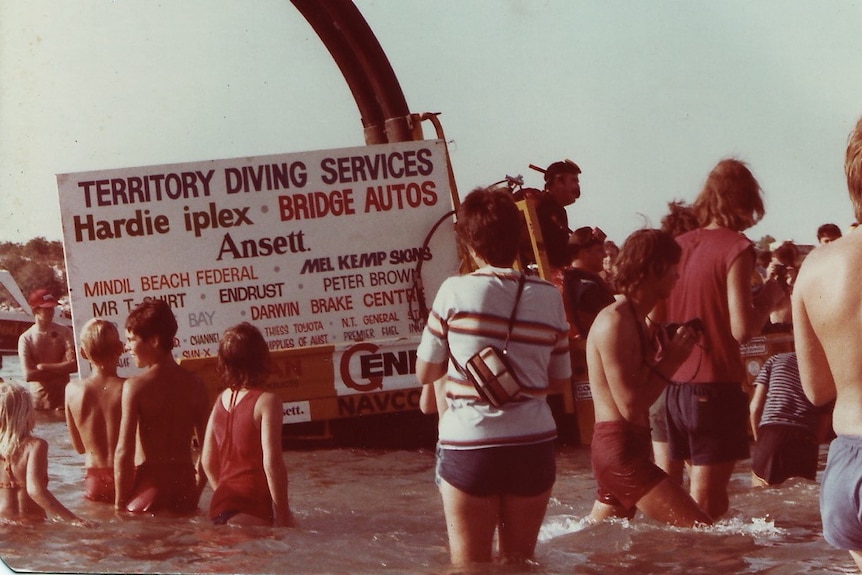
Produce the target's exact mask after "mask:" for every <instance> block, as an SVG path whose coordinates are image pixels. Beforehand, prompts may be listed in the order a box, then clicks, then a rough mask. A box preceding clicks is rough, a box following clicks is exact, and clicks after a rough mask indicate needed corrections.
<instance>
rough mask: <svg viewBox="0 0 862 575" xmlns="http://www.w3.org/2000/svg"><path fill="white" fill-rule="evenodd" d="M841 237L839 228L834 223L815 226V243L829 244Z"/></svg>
mask: <svg viewBox="0 0 862 575" xmlns="http://www.w3.org/2000/svg"><path fill="white" fill-rule="evenodd" d="M840 237H841V228H839V227H838V226H837V225H835V224H823V225H822V226H820V227H819V228H817V243H819V244H830V243H832V242H834V241H835V240H837V239H838V238H840Z"/></svg>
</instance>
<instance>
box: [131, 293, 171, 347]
mask: <svg viewBox="0 0 862 575" xmlns="http://www.w3.org/2000/svg"><path fill="white" fill-rule="evenodd" d="M126 331H129V332H131V333H133V334H135V335H137V336H139V337H141V338H143V339H149V338H151V337H156V338H158V340H159V348H160V349H162V350H164V351H171V350H172V349H173V347H174V336H175V335H177V318H176V317H174V312H173V311H171V306H169V305H168V302H166V301H165V300H161V299H149V300H146V301H145V302H144V303H142V304H140V305H138V306H137V307H136V308H135V309H133V310H132V312H131V313H130V314H129V317H127V318H126Z"/></svg>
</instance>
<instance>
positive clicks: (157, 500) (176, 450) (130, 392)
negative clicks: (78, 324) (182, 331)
mask: <svg viewBox="0 0 862 575" xmlns="http://www.w3.org/2000/svg"><path fill="white" fill-rule="evenodd" d="M176 333H177V321H176V318H175V317H174V314H173V312H172V311H171V308H170V306H168V304H167V303H166V302H164V301H163V300H148V301H146V302H144V303H142V304H140V305H139V306H138V307H136V308H135V309H133V310H132V312H131V313H130V314H129V317H128V318H127V319H126V340H127V344H126V345H127V349H128V351H129V353H130V355H131V356H132V358H133V359H134V361H135V364H136V365H137V367H142V368H146V369H145V370H144V371H143V372H142V373H141V374H140V375H136V376H134V377H130V378H129V379H127V380H126V383H125V384H124V385H123V399H122V408H123V416H122V420H121V423H120V437H119V441H118V443H117V450H116V453H115V455H114V478H115V482H116V490H117V494H116V498H115V505H116V507H117V508H118V509H125V510H127V511H131V512H133V513H141V512H154V511H175V512H180V513H187V512H191V511H194V510H195V509H197V506H198V499H199V498H200V494H201V491H202V490H203V487H204V485H205V484H206V476H205V475H204V472H203V467H202V465H201V462H200V459H198V461H197V465H195V463H194V461H193V457H192V437H193V436H195V435H196V436H197V438H198V441H202V440H203V437H204V430H205V429H206V423H207V416H208V415H209V409H208V405H207V395H206V390H205V389H204V385H203V383H202V382H201V381H200V380H199V379H198V378H197V377H195V376H194V375H193V374H191V373H189V372H188V371H186V370H185V369H183V368H182V367H180V366H179V365H178V364H177V362H176V361H175V360H174V357H173V355H172V353H171V349H172V348H173V345H174V336H175V335H176ZM136 436H137V437H138V439H139V448H140V451H139V452H138V454H137V460H138V461H140V462H141V463H140V464H139V465H138V466H137V467H135V459H136V456H135V438H136Z"/></svg>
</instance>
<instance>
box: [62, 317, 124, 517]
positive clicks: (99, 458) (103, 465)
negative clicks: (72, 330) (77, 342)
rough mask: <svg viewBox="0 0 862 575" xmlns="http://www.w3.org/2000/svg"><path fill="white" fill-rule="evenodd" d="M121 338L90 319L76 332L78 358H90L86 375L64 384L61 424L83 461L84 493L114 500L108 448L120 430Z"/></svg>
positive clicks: (108, 326) (108, 325)
mask: <svg viewBox="0 0 862 575" xmlns="http://www.w3.org/2000/svg"><path fill="white" fill-rule="evenodd" d="M122 354H123V342H122V341H120V334H119V332H118V331H117V327H116V326H115V325H114V324H113V323H111V322H109V321H105V320H103V319H98V318H94V319H91V320H90V321H88V322H87V323H86V324H84V328H83V329H82V330H81V356H82V357H83V358H84V359H85V360H87V361H89V362H90V366H91V369H92V371H91V373H90V376H89V377H87V378H86V379H84V380H82V381H73V382H71V383H69V385H67V386H66V424H67V427H68V428H69V436H70V438H71V440H72V445H73V446H74V447H75V450H76V451H77V452H78V453H84V454H86V457H85V459H84V467H85V478H84V497H86V498H87V499H89V500H91V501H98V502H101V503H113V502H114V495H115V493H114V450H115V449H116V447H117V438H118V437H119V434H120V417H121V407H120V401H121V398H122V393H123V378H121V377H119V376H118V375H117V360H118V359H119V358H120V356H121V355H122Z"/></svg>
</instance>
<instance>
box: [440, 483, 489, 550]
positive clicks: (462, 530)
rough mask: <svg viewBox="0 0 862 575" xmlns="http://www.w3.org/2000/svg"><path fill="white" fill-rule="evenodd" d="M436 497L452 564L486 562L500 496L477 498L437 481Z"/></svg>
mask: <svg viewBox="0 0 862 575" xmlns="http://www.w3.org/2000/svg"><path fill="white" fill-rule="evenodd" d="M440 496H441V497H442V499H443V513H444V515H445V516H446V531H447V533H448V535H449V555H450V557H451V561H452V564H453V565H464V564H467V563H479V562H484V563H487V562H490V561H491V559H492V557H493V546H494V531H495V530H496V528H497V522H498V518H499V516H500V497H499V496H493V495H492V496H487V497H479V496H475V495H470V494H468V493H466V492H464V491H461V490H460V489H458V488H457V487H453V486H452V485H450V484H449V483H448V482H447V481H446V480H445V479H442V478H441V479H440Z"/></svg>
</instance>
